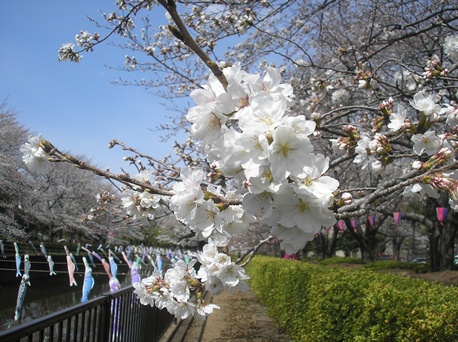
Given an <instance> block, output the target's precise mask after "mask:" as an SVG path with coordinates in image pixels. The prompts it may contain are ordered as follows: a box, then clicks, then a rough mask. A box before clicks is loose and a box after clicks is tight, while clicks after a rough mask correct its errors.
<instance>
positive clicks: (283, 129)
mask: <svg viewBox="0 0 458 342" xmlns="http://www.w3.org/2000/svg"><path fill="white" fill-rule="evenodd" d="M223 72H224V75H225V77H226V79H227V82H228V86H227V88H226V89H225V88H224V87H223V86H222V85H221V83H220V82H219V80H218V79H217V78H216V77H215V76H213V75H211V76H210V77H209V81H208V85H205V86H204V88H203V89H197V90H194V91H193V92H192V93H191V97H192V98H193V100H194V101H195V102H196V104H197V105H196V106H194V107H192V108H191V109H190V110H189V111H188V114H187V119H188V120H189V121H190V122H191V123H192V126H191V132H192V136H193V138H194V139H197V140H200V141H201V143H200V148H201V150H202V152H203V153H204V154H205V156H206V158H207V160H208V161H209V162H210V163H211V164H212V166H213V167H214V169H216V170H218V171H219V172H222V173H223V174H224V175H225V176H226V177H229V176H230V177H233V179H235V180H237V181H238V183H239V184H238V185H239V187H238V188H239V189H240V190H239V191H238V192H236V193H227V194H223V193H222V190H221V189H219V188H215V187H208V188H207V191H209V192H210V193H212V194H213V195H215V194H216V195H217V196H216V197H217V198H221V197H223V200H222V201H221V203H220V205H219V206H218V205H213V204H212V203H211V202H210V204H209V201H208V200H206V198H205V194H204V193H203V192H200V191H201V190H199V188H200V181H201V180H202V179H201V178H200V176H197V173H194V174H195V175H196V178H193V180H192V181H190V180H189V177H186V176H185V175H182V178H185V183H184V184H183V185H177V186H176V187H174V190H175V192H176V194H177V195H175V196H174V197H172V199H171V201H172V203H173V204H174V207H175V208H177V210H175V212H176V213H181V214H179V215H177V218H178V219H180V220H181V221H182V222H184V223H185V224H188V225H189V226H190V228H191V229H194V230H195V228H196V223H195V222H196V221H197V226H199V223H203V222H205V223H206V224H209V222H211V223H210V225H211V227H210V228H209V227H207V228H202V229H198V230H199V231H202V232H203V234H202V235H203V236H204V237H207V236H210V234H211V231H212V230H213V227H216V229H217V230H218V231H219V232H220V233H222V234H225V233H227V232H225V230H224V229H225V227H227V226H228V222H227V221H226V217H230V218H231V217H234V214H233V213H232V212H229V214H228V213H227V212H226V211H227V210H231V211H232V210H234V209H233V207H229V206H227V205H225V203H226V202H225V200H224V198H227V197H228V196H229V197H230V196H233V197H235V198H240V199H241V200H242V203H243V206H242V207H238V210H240V211H243V210H244V211H245V212H247V213H248V214H249V215H254V216H255V217H256V218H257V219H259V220H260V222H262V223H266V224H268V225H269V226H271V227H272V234H273V235H274V236H275V237H277V238H278V239H279V240H281V247H282V248H283V249H284V250H285V251H286V252H287V253H295V252H297V251H299V250H301V249H302V248H303V247H304V246H305V244H306V243H307V241H310V240H312V239H313V237H314V236H315V234H316V233H317V232H318V231H319V230H320V229H321V227H322V226H330V225H332V224H334V223H335V222H336V220H335V218H334V215H333V212H332V211H331V210H330V209H329V207H330V206H331V204H332V203H333V192H334V191H335V190H336V189H337V187H338V185H339V183H338V181H337V180H336V179H334V178H332V177H329V176H326V175H325V173H326V171H327V170H328V168H329V160H328V158H326V157H324V156H323V155H321V154H315V153H314V148H313V146H312V144H311V141H310V139H309V135H311V134H312V133H313V132H314V130H315V126H316V124H315V122H314V121H310V120H307V119H306V118H305V117H304V116H293V115H292V112H291V107H292V105H293V104H294V96H293V90H292V87H291V85H290V84H284V83H281V75H280V71H279V70H277V69H275V68H271V67H269V68H267V72H266V75H265V77H264V78H261V76H260V75H258V74H249V73H247V72H245V71H243V70H242V69H241V67H240V65H239V64H234V65H232V66H230V67H227V68H224V69H223ZM189 172H191V171H189ZM199 178H200V179H199ZM178 187H181V188H183V189H185V190H184V192H183V195H181V194H180V193H181V192H180V189H178ZM192 187H194V193H192V194H191V193H190V191H191V190H190V189H191V188H192ZM224 195H226V196H224ZM201 206H205V209H206V211H205V215H203V216H202V215H201V214H199V210H200V208H199V207H201ZM183 210H185V213H182V211H183ZM237 215H238V216H239V217H240V215H243V216H242V217H244V216H246V215H247V214H241V212H240V213H238V214H236V215H235V216H236V217H237ZM199 217H200V219H199ZM202 218H203V219H204V221H203V222H201V221H202ZM209 218H211V220H210V221H209V220H208V219H209ZM205 229H206V230H205Z"/></svg>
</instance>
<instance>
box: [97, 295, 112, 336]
mask: <svg viewBox="0 0 458 342" xmlns="http://www.w3.org/2000/svg"><path fill="white" fill-rule="evenodd" d="M103 299H104V301H103V305H102V306H101V308H102V315H101V320H100V335H99V338H100V341H105V342H108V338H109V336H110V322H111V310H110V301H111V299H110V296H109V295H104V296H103Z"/></svg>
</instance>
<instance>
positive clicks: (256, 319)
mask: <svg viewBox="0 0 458 342" xmlns="http://www.w3.org/2000/svg"><path fill="white" fill-rule="evenodd" d="M213 302H214V303H215V304H217V305H219V306H220V307H221V309H220V310H215V311H214V312H213V313H212V314H211V315H210V316H209V317H208V320H207V322H206V323H205V329H204V333H203V336H199V333H200V330H201V329H200V327H201V325H202V322H199V321H194V322H193V323H192V325H191V327H190V329H189V331H188V333H187V335H186V338H185V339H184V342H195V341H202V342H288V341H289V338H288V336H287V335H286V334H284V333H283V332H282V331H280V330H279V329H277V327H276V326H275V322H274V321H273V320H272V319H271V318H270V317H268V316H267V313H266V308H265V307H263V306H262V305H260V304H259V303H258V302H257V301H256V299H255V297H254V295H253V293H251V292H247V293H236V294H228V293H226V292H224V293H223V294H221V295H219V296H217V297H214V298H213Z"/></svg>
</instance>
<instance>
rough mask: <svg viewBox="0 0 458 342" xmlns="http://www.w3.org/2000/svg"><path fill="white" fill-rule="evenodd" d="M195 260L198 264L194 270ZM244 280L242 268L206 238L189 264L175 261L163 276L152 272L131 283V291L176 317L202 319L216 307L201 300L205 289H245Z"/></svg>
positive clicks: (142, 301) (142, 300)
mask: <svg viewBox="0 0 458 342" xmlns="http://www.w3.org/2000/svg"><path fill="white" fill-rule="evenodd" d="M197 261H199V262H200V263H201V266H200V268H199V270H198V271H196V268H197V267H196V266H197V265H196V263H197ZM246 279H248V276H247V275H246V274H245V271H244V270H243V268H241V267H240V266H237V265H235V264H234V263H233V262H232V261H231V258H230V257H229V256H228V255H226V254H224V253H221V252H218V248H217V245H216V244H215V243H214V242H213V241H211V240H210V241H209V243H208V244H207V245H205V246H204V248H203V251H202V253H201V254H199V255H198V257H197V259H193V260H191V261H190V262H189V263H185V262H184V261H182V260H179V261H177V262H176V263H175V266H174V267H173V268H170V269H168V270H167V271H166V273H165V275H164V277H162V276H161V274H159V273H157V272H156V273H155V274H153V275H152V276H150V277H148V278H145V279H143V280H142V281H141V282H138V283H136V284H134V288H135V290H134V292H135V294H136V295H137V297H138V298H139V300H140V302H141V303H142V304H144V305H151V306H156V307H158V308H159V309H164V308H165V309H167V311H169V312H170V313H171V314H172V315H174V316H175V317H177V318H181V319H185V318H186V317H188V316H189V315H192V316H195V317H201V318H203V317H205V316H207V315H208V314H211V313H212V312H213V310H214V309H219V307H218V306H217V305H215V304H211V303H207V302H206V301H205V299H204V296H205V291H210V292H211V293H212V294H213V295H217V294H219V293H221V291H223V290H228V291H235V290H237V289H239V290H242V291H246V290H247V289H248V286H247V284H246V283H245V280H246Z"/></svg>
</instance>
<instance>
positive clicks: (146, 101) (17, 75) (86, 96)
mask: <svg viewBox="0 0 458 342" xmlns="http://www.w3.org/2000/svg"><path fill="white" fill-rule="evenodd" d="M113 8H114V4H113V3H112V2H110V1H109V0H43V1H32V0H28V1H26V0H14V1H4V2H2V10H1V11H0V46H1V48H0V75H1V76H0V101H1V102H2V101H3V100H5V99H7V102H8V104H9V107H10V108H13V109H14V110H15V111H16V112H17V118H18V121H19V122H20V123H21V124H23V125H24V126H25V127H26V128H28V129H29V130H30V131H31V132H36V133H41V135H42V136H43V137H44V138H45V139H48V140H50V141H51V142H52V143H53V144H54V145H56V146H57V147H58V148H59V149H61V150H64V151H68V152H71V153H73V154H76V155H82V154H84V155H85V156H86V157H88V158H91V159H92V161H93V163H94V164H96V165H97V166H99V167H102V168H106V167H111V170H112V171H114V172H118V171H119V168H120V167H121V166H124V165H126V164H125V163H123V162H122V157H123V156H125V155H127V154H126V153H125V152H122V151H121V150H120V149H112V150H109V149H108V148H107V145H108V143H109V141H110V140H112V139H113V138H116V139H117V140H119V141H122V142H124V143H126V144H127V145H129V146H132V147H134V148H136V149H138V150H139V151H141V152H144V153H147V154H149V155H152V156H155V157H162V156H163V155H165V154H167V153H171V151H172V149H171V146H172V143H173V142H172V141H170V142H169V143H165V144H164V143H160V139H159V136H160V135H161V132H158V131H153V132H152V131H151V130H150V129H155V128H156V126H157V125H158V124H159V123H161V122H166V121H167V119H166V118H165V115H166V114H167V112H166V110H165V108H163V107H162V106H161V105H160V104H159V102H160V101H161V99H158V98H157V97H155V96H153V95H151V94H149V93H147V92H146V91H145V90H143V89H140V88H137V87H124V86H115V85H112V84H110V83H109V82H110V81H113V80H115V79H117V78H118V77H119V76H122V77H123V78H125V77H126V75H125V74H123V73H121V72H120V71H116V70H110V69H109V68H107V67H106V66H105V65H109V66H113V67H117V66H122V65H123V63H124V55H125V54H126V52H125V51H123V50H121V49H119V48H116V47H111V46H106V45H105V46H99V47H97V49H96V51H95V52H92V53H90V52H87V53H84V54H83V55H84V57H83V59H82V61H81V62H80V63H79V64H75V63H71V62H58V60H57V51H58V49H59V47H60V46H61V45H62V44H63V43H70V42H71V43H74V42H75V40H74V37H75V34H77V33H79V32H80V31H81V30H88V31H89V32H91V33H93V32H95V31H97V30H96V29H95V28H94V26H93V24H92V23H90V22H89V20H88V19H87V16H91V17H93V18H97V19H98V18H100V13H99V12H98V10H99V9H100V10H103V11H104V12H110V11H112V10H113ZM160 15H161V16H163V14H162V13H161V14H160ZM100 33H102V32H100ZM142 77H147V75H142ZM168 114H170V113H168ZM177 139H178V140H181V139H179V138H177Z"/></svg>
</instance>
